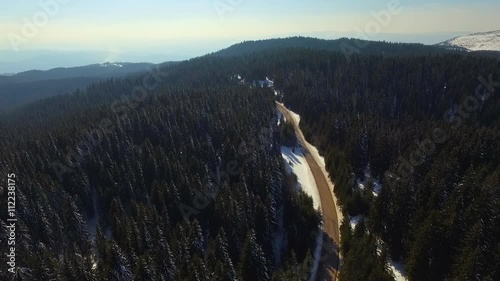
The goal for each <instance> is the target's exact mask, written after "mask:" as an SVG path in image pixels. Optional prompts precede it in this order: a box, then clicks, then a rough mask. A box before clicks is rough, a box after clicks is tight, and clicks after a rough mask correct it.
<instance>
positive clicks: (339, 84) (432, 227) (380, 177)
mask: <svg viewBox="0 0 500 281" xmlns="http://www.w3.org/2000/svg"><path fill="white" fill-rule="evenodd" d="M248 61H249V63H250V65H253V66H254V67H248V68H247V69H254V70H255V71H257V72H259V71H261V70H264V69H267V70H268V74H267V75H269V76H270V77H273V78H275V86H276V87H277V88H278V89H279V90H280V91H281V92H282V93H283V101H284V102H285V104H286V105H287V106H289V107H290V108H291V109H293V110H294V111H296V112H297V113H299V114H300V115H301V117H302V118H301V120H302V121H301V124H302V127H303V131H304V132H305V133H306V135H307V136H306V137H307V138H308V139H310V140H311V141H312V142H313V143H314V144H316V145H318V146H319V147H320V150H321V151H322V152H323V153H324V154H325V155H326V161H327V166H328V168H329V172H330V174H331V176H332V177H333V180H334V182H335V193H336V194H337V196H338V197H339V198H340V200H341V202H342V205H343V207H344V210H345V212H346V213H348V214H349V215H351V216H356V215H362V216H363V217H364V221H363V222H362V223H360V224H359V225H358V226H357V227H356V228H355V230H351V229H350V227H349V221H348V220H346V221H345V222H344V225H343V227H342V245H341V250H342V253H343V258H344V259H343V264H342V267H341V276H340V278H341V280H386V279H390V278H387V276H386V277H383V276H384V274H383V273H382V272H381V270H382V271H383V269H384V266H385V261H386V260H387V259H389V258H390V259H392V260H401V261H403V262H404V264H405V265H406V270H407V273H408V275H409V279H410V280H446V279H448V280H497V279H499V278H500V243H499V240H498V238H497V237H500V190H499V188H500V186H499V185H500V167H499V164H500V157H499V155H500V128H499V125H500V115H499V112H500V99H499V98H498V94H497V93H493V92H494V91H495V88H498V87H499V86H500V83H499V82H496V81H499V80H500V70H499V65H498V63H497V61H495V60H493V59H489V58H480V57H477V58H476V57H466V56H456V55H446V56H438V57H408V58H396V57H383V56H353V57H351V59H350V61H349V62H348V61H347V60H346V59H345V57H344V56H343V55H342V54H334V53H328V52H317V51H295V52H290V53H286V54H283V53H278V52H276V53H268V54H266V55H262V56H259V57H254V58H249V60H248ZM249 75H251V73H249ZM479 77H482V78H479ZM496 90H497V91H496V92H498V89H496ZM368 175H369V176H370V178H368ZM361 182H365V183H366V182H368V184H365V185H364V186H360V184H359V183H361ZM375 183H377V184H381V186H382V188H381V190H380V192H379V193H377V192H374V186H375ZM346 217H347V216H346ZM381 278H384V279H381Z"/></svg>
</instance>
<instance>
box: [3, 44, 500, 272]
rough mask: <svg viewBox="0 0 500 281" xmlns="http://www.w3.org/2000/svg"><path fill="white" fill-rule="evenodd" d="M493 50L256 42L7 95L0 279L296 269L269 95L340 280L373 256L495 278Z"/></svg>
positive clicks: (302, 216) (305, 256) (373, 262)
mask: <svg viewBox="0 0 500 281" xmlns="http://www.w3.org/2000/svg"><path fill="white" fill-rule="evenodd" d="M381 47H383V45H382V46H381ZM399 47H400V46H399V45H398V48H399ZM401 48H403V49H404V46H402V47H401ZM395 52H396V51H395ZM499 66H500V65H499V64H498V62H497V61H496V60H495V59H494V58H491V57H482V56H480V55H467V54H456V53H452V54H449V53H446V52H443V53H442V54H441V53H440V54H437V55H436V54H433V55H425V54H422V53H420V52H419V53H418V54H416V55H411V54H408V52H407V50H406V51H405V52H404V54H402V55H400V56H399V55H397V52H396V53H395V54H391V56H384V55H381V54H350V56H346V55H345V54H343V53H340V52H336V51H330V50H322V49H321V48H318V49H313V48H308V49H305V48H285V47H282V48H279V49H266V48H264V50H263V51H259V52H252V53H244V54H238V55H234V54H232V53H231V54H230V55H223V53H221V54H217V53H216V54H211V55H209V56H204V57H200V58H195V59H192V60H189V61H184V62H181V63H178V64H172V65H165V66H162V67H161V68H160V69H158V70H154V71H153V73H151V72H150V73H149V74H148V73H146V72H145V73H144V74H137V75H133V76H129V77H127V78H111V79H108V80H103V81H100V82H96V83H93V84H92V85H90V86H89V87H88V88H87V89H86V90H84V91H81V90H77V91H76V92H74V93H72V94H67V95H62V96H55V97H51V98H47V99H43V100H41V101H37V102H34V103H31V104H29V105H27V106H24V107H22V108H19V109H17V110H15V111H13V112H11V113H10V114H8V115H3V116H1V117H0V146H1V147H2V149H1V151H0V161H1V168H0V171H1V173H2V175H7V174H11V173H15V175H16V179H15V181H16V187H17V189H16V191H17V192H16V216H17V219H18V221H17V230H16V231H17V238H16V247H17V249H18V250H17V251H18V252H17V257H16V260H17V262H16V263H17V271H16V273H15V274H14V275H12V274H11V273H9V272H5V271H1V272H0V279H1V280H11V279H10V278H12V276H14V277H13V278H14V279H13V280H158V281H160V280H186V281H187V280H199V281H202V280H228V281H229V280H241V281H254V280H309V276H310V273H311V267H312V264H313V259H314V257H313V252H314V249H315V245H316V235H317V233H318V230H319V227H320V225H321V214H320V213H319V212H318V211H316V210H314V208H313V201H312V199H311V198H310V197H308V196H307V195H306V194H305V193H303V192H302V191H300V190H297V189H296V188H295V182H294V181H295V179H294V178H293V176H292V175H289V174H287V173H286V169H285V163H284V161H283V160H282V155H281V151H280V147H281V146H282V145H287V144H288V143H290V142H294V140H293V137H291V136H290V135H291V131H292V130H293V129H291V128H289V127H287V126H289V125H287V124H286V123H285V124H281V125H277V122H276V116H277V110H276V106H275V101H276V100H277V101H279V102H283V103H284V104H285V105H286V106H287V107H288V108H290V109H291V110H293V111H294V112H296V113H298V114H299V115H300V116H301V123H300V126H301V129H302V131H303V132H304V133H305V136H306V138H307V139H308V140H309V141H310V142H311V143H312V144H314V145H316V146H317V147H318V148H319V150H320V153H321V154H322V155H324V156H325V161H326V166H327V170H328V172H329V174H330V177H331V179H332V181H333V182H334V184H335V187H334V192H335V194H336V196H337V197H338V198H339V201H340V204H341V206H342V210H343V212H344V217H345V220H344V222H343V223H342V227H341V237H342V240H341V245H340V253H341V266H340V276H339V279H340V280H342V281H347V280H393V277H392V276H391V275H390V273H389V272H388V270H387V262H388V261H389V260H393V261H400V262H402V264H404V267H405V271H406V272H407V275H408V279H409V280H500V240H499V239H498V237H500V166H499V165H500V99H499V97H498V91H500V90H499V89H498V88H499V87H500V82H497V81H500V68H499ZM237 75H240V76H241V77H243V78H244V80H245V81H254V80H262V79H265V77H269V78H270V79H272V80H273V81H274V89H270V88H260V87H255V86H252V84H251V83H246V82H242V80H240V79H237V78H236V76H237ZM273 90H276V91H277V92H278V93H279V95H277V96H276V95H274V91H273ZM495 90H496V91H495ZM291 139H292V140H291ZM362 181H366V182H368V183H367V184H365V185H364V186H362V187H361V186H360V184H359V183H360V182H362ZM378 186H380V188H379V189H380V190H377V189H378V188H376V187H378ZM0 203H1V204H2V206H7V199H6V198H5V197H4V196H2V197H1V202H0ZM7 215H8V214H7V212H2V213H1V214H0V219H1V222H2V226H3V227H2V228H1V229H0V231H2V233H0V238H1V240H2V241H0V242H1V244H2V245H6V243H7V242H6V240H7V239H8V233H7V228H6V227H7V225H8V222H7V219H8V217H7ZM354 216H359V217H361V218H362V219H361V221H360V222H359V223H358V224H357V225H356V226H355V227H354V228H352V227H351V226H350V221H349V218H350V217H354ZM2 247H3V246H2ZM7 262H8V258H7V257H6V256H5V255H2V256H1V257H0V263H1V264H6V263H7Z"/></svg>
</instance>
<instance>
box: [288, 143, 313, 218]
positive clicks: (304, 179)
mask: <svg viewBox="0 0 500 281" xmlns="http://www.w3.org/2000/svg"><path fill="white" fill-rule="evenodd" d="M281 155H282V156H283V159H284V160H285V164H286V166H287V172H288V173H290V172H293V173H294V174H295V175H297V181H298V188H301V189H302V190H303V191H304V192H305V193H306V194H307V195H309V196H311V197H312V199H313V205H314V209H316V210H318V209H320V206H321V200H320V197H319V192H318V187H317V186H316V181H315V179H314V176H313V174H312V172H311V169H310V168H309V165H308V164H307V161H306V158H305V156H304V153H303V152H302V148H301V147H294V148H290V147H287V146H282V147H281Z"/></svg>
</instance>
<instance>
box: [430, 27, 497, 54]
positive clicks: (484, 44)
mask: <svg viewBox="0 0 500 281" xmlns="http://www.w3.org/2000/svg"><path fill="white" fill-rule="evenodd" d="M438 45H440V46H445V47H451V48H464V49H467V50H469V51H500V30H496V31H490V32H480V33H473V34H469V35H464V36H459V37H456V38H453V39H450V40H448V41H445V42H442V43H439V44H438Z"/></svg>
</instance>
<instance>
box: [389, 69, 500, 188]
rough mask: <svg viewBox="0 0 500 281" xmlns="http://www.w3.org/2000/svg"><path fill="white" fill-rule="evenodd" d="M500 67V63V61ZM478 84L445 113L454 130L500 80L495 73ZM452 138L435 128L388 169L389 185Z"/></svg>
mask: <svg viewBox="0 0 500 281" xmlns="http://www.w3.org/2000/svg"><path fill="white" fill-rule="evenodd" d="M499 67H500V63H499ZM478 81H479V83H478V86H477V87H476V89H475V91H474V93H473V94H470V95H468V96H467V97H465V98H464V99H463V101H462V103H461V104H454V105H453V106H452V107H451V108H449V109H448V110H447V111H446V112H445V113H444V114H443V120H444V121H445V122H446V123H447V124H450V125H451V130H452V131H457V130H458V129H460V128H461V127H462V125H463V123H464V121H466V120H467V119H468V118H470V117H471V114H472V113H474V112H476V111H477V110H479V109H480V106H481V104H483V103H484V102H486V101H487V100H488V99H490V98H491V96H492V95H493V94H494V93H495V90H496V89H495V88H500V81H494V80H493V74H490V75H489V76H488V79H485V78H484V77H482V76H479V77H478ZM449 138H450V136H449V135H447V133H446V131H445V130H444V129H443V128H435V129H434V130H433V131H432V136H430V137H428V138H426V139H425V140H423V141H421V142H418V141H417V143H418V148H417V149H416V150H415V151H413V152H412V153H410V156H409V158H408V159H406V158H404V157H401V158H400V159H399V162H398V163H397V164H396V171H394V172H391V171H387V172H385V174H384V177H385V179H386V181H387V183H388V184H389V186H391V187H394V186H396V185H395V184H396V182H397V181H399V180H401V179H403V178H406V177H409V176H411V174H412V173H413V171H414V170H415V168H416V167H418V166H420V165H422V164H423V163H424V161H425V159H426V157H429V156H431V155H433V154H434V153H435V152H436V145H438V144H443V143H445V142H446V141H448V140H449Z"/></svg>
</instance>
